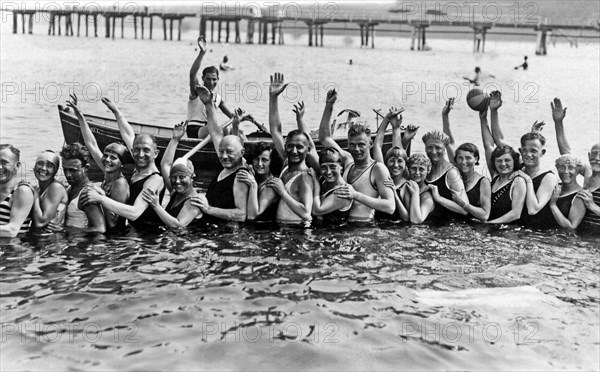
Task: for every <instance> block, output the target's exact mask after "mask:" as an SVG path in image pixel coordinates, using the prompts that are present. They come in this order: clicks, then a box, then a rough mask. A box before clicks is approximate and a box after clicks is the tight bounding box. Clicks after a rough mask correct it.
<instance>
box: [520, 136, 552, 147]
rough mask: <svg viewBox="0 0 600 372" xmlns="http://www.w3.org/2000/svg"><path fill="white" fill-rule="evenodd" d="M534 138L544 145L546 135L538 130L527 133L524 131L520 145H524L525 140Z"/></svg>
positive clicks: (533, 139)
mask: <svg viewBox="0 0 600 372" xmlns="http://www.w3.org/2000/svg"><path fill="white" fill-rule="evenodd" d="M535 140H539V141H540V143H541V144H542V146H545V145H546V137H544V136H543V135H542V134H541V133H539V132H529V133H525V134H524V135H523V136H522V137H521V147H525V143H526V142H527V141H535Z"/></svg>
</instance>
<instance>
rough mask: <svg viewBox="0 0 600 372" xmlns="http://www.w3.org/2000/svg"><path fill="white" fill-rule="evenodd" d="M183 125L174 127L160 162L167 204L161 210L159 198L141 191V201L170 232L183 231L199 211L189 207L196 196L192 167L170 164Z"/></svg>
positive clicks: (149, 191)
mask: <svg viewBox="0 0 600 372" xmlns="http://www.w3.org/2000/svg"><path fill="white" fill-rule="evenodd" d="M186 125H187V123H186V122H183V123H179V124H177V125H175V127H174V128H173V135H172V136H171V141H169V145H168V146H167V148H166V149H165V153H164V154H163V157H162V160H161V162H160V170H161V173H162V177H163V180H164V182H165V186H166V187H167V190H169V196H170V198H169V203H168V204H167V206H166V207H164V208H163V207H162V206H161V204H160V201H159V195H158V194H157V193H156V192H155V191H154V190H152V189H149V188H145V189H144V190H143V191H142V198H144V201H146V202H147V203H148V204H150V206H151V207H152V208H153V209H154V211H156V214H157V215H158V217H160V219H161V220H162V221H163V222H164V223H165V225H167V226H168V227H171V228H178V227H186V226H187V225H189V224H190V223H191V222H192V221H193V220H194V219H195V218H197V217H198V216H200V217H202V211H200V209H199V208H197V207H195V206H193V205H192V202H191V200H192V198H193V197H194V196H196V190H195V189H194V176H195V174H194V165H193V164H192V162H191V161H190V160H188V159H186V160H182V159H177V160H176V161H175V164H173V158H174V157H175V150H177V145H178V144H179V141H180V140H181V138H183V136H184V134H185V130H186ZM180 160H181V161H180Z"/></svg>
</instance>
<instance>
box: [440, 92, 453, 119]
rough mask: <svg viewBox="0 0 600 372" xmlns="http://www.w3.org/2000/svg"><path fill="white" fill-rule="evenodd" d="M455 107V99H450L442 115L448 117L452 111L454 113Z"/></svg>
mask: <svg viewBox="0 0 600 372" xmlns="http://www.w3.org/2000/svg"><path fill="white" fill-rule="evenodd" d="M453 106H454V97H450V98H448V100H447V101H446V104H445V105H444V108H442V115H444V116H448V114H450V111H452V107H453Z"/></svg>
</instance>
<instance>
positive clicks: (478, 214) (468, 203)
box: [442, 98, 494, 222]
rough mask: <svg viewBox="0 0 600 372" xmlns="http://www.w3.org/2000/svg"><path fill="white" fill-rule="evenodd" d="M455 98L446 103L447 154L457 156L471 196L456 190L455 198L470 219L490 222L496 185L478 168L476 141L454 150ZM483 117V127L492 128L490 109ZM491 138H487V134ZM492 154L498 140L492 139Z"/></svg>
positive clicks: (462, 177)
mask: <svg viewBox="0 0 600 372" xmlns="http://www.w3.org/2000/svg"><path fill="white" fill-rule="evenodd" d="M453 104H454V98H450V99H448V101H447V102H446V105H445V106H444V108H443V109H442V123H443V131H444V134H446V136H448V139H449V141H448V144H447V145H446V153H447V154H448V159H453V165H454V166H455V167H456V168H457V169H458V171H459V172H460V177H461V179H462V182H463V184H464V188H465V192H466V194H467V199H466V200H465V199H464V198H462V197H461V195H460V194H459V193H458V192H456V191H454V190H450V191H451V192H452V200H453V201H454V202H455V203H456V204H458V206H460V207H461V208H462V209H463V210H465V211H466V212H467V213H468V214H467V216H468V217H470V218H476V219H477V220H479V221H481V222H486V221H487V220H488V218H489V216H490V208H491V203H492V201H491V195H492V191H491V188H492V185H491V183H490V180H489V179H488V178H487V177H484V176H483V175H481V174H479V173H478V172H476V171H475V166H476V165H479V148H477V146H475V145H474V144H472V143H469V142H466V143H463V144H461V145H460V146H458V148H457V149H456V150H454V143H455V142H454V136H453V135H452V131H451V130H450V119H449V115H448V114H449V113H450V110H452V106H453ZM479 119H480V121H482V124H481V125H482V128H483V127H485V128H488V130H489V127H488V124H487V109H486V110H485V111H482V112H480V113H479ZM486 138H487V137H486ZM489 140H490V143H489V144H488V146H489V148H490V153H491V151H492V149H493V148H494V143H493V141H492V140H491V138H489Z"/></svg>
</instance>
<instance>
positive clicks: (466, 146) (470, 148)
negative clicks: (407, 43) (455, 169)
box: [454, 142, 479, 165]
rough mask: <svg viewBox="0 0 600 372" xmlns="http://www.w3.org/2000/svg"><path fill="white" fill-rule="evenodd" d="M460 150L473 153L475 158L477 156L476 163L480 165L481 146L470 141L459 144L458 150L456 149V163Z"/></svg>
mask: <svg viewBox="0 0 600 372" xmlns="http://www.w3.org/2000/svg"><path fill="white" fill-rule="evenodd" d="M458 150H461V151H466V152H470V153H472V154H473V156H474V157H475V158H477V162H475V165H479V148H478V147H477V146H475V145H474V144H472V143H470V142H465V143H463V144H462V145H460V146H458V148H457V149H456V151H454V162H455V163H456V155H457V154H458Z"/></svg>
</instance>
